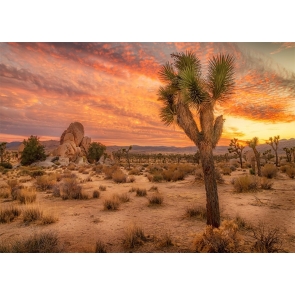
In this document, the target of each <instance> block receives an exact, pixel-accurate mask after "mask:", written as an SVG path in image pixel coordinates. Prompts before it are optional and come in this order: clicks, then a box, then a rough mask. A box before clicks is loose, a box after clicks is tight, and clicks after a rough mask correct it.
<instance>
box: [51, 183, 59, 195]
mask: <svg viewBox="0 0 295 295" xmlns="http://www.w3.org/2000/svg"><path fill="white" fill-rule="evenodd" d="M52 195H53V196H54V197H60V187H59V185H58V184H55V185H54V186H53V187H52Z"/></svg>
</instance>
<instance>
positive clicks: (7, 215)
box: [0, 206, 21, 223]
mask: <svg viewBox="0 0 295 295" xmlns="http://www.w3.org/2000/svg"><path fill="white" fill-rule="evenodd" d="M20 214H21V210H20V209H19V208H18V207H15V206H11V207H8V208H5V209H4V208H3V209H1V210H0V223H10V222H12V221H13V220H14V219H15V218H16V217H18V216H19V215H20Z"/></svg>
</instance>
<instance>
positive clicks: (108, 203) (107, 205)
mask: <svg viewBox="0 0 295 295" xmlns="http://www.w3.org/2000/svg"><path fill="white" fill-rule="evenodd" d="M119 205H120V201H119V199H118V198H117V196H116V195H113V196H112V198H109V199H106V200H104V202H103V208H104V210H117V209H118V208H119Z"/></svg>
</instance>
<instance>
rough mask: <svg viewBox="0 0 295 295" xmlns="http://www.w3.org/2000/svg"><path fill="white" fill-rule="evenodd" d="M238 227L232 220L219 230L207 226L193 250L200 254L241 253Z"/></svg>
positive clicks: (198, 237)
mask: <svg viewBox="0 0 295 295" xmlns="http://www.w3.org/2000/svg"><path fill="white" fill-rule="evenodd" d="M237 231H238V226H237V224H236V223H235V222H234V221H232V220H225V221H223V222H222V223H221V226H220V227H219V228H213V227H212V226H206V228H205V231H204V233H203V234H198V235H197V236H196V237H195V239H194V243H193V247H194V248H193V250H194V251H195V252H198V253H234V252H240V249H241V248H240V246H241V243H240V242H241V240H240V238H239V236H238V234H237Z"/></svg>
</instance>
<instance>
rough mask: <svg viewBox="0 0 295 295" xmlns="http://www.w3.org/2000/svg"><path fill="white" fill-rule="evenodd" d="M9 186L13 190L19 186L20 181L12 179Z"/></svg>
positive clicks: (8, 182)
mask: <svg viewBox="0 0 295 295" xmlns="http://www.w3.org/2000/svg"><path fill="white" fill-rule="evenodd" d="M7 184H8V185H9V187H10V188H11V190H13V189H14V188H15V187H16V186H17V185H18V181H17V179H10V180H8V181H7Z"/></svg>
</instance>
